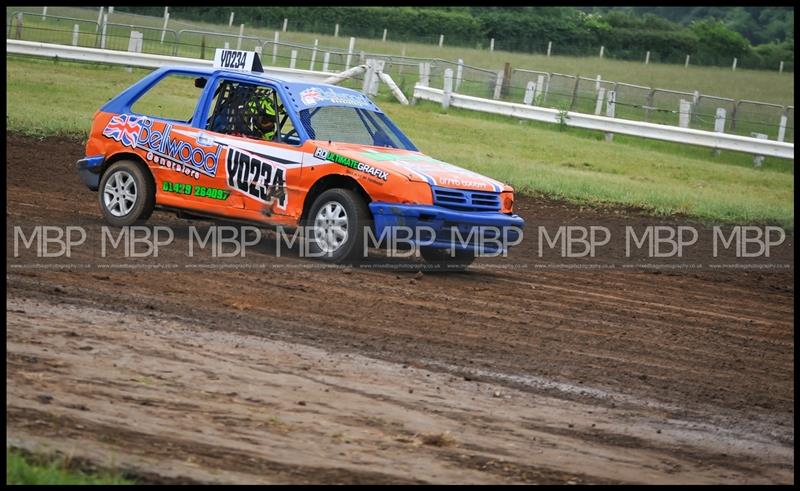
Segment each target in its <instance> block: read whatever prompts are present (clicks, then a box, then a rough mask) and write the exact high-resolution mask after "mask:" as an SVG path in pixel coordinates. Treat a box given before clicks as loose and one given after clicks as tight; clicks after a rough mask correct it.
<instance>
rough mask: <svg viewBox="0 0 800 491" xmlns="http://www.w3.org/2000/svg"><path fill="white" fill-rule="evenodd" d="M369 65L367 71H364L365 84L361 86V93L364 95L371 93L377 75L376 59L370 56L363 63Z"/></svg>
mask: <svg viewBox="0 0 800 491" xmlns="http://www.w3.org/2000/svg"><path fill="white" fill-rule="evenodd" d="M363 64H365V65H366V66H367V69H366V71H365V72H364V84H363V85H362V87H361V93H362V94H364V95H370V94H369V93H370V87H372V79H373V78H374V77H375V60H374V59H372V58H370V59H369V60H367V61H366V63H363Z"/></svg>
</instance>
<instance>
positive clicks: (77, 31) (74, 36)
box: [72, 24, 81, 46]
mask: <svg viewBox="0 0 800 491" xmlns="http://www.w3.org/2000/svg"><path fill="white" fill-rule="evenodd" d="M80 29H81V28H80V26H78V24H75V25H74V26H72V45H73V46H77V45H78V36H80Z"/></svg>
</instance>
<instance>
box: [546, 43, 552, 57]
mask: <svg viewBox="0 0 800 491" xmlns="http://www.w3.org/2000/svg"><path fill="white" fill-rule="evenodd" d="M552 48H553V41H547V56H550V51H551V50H552Z"/></svg>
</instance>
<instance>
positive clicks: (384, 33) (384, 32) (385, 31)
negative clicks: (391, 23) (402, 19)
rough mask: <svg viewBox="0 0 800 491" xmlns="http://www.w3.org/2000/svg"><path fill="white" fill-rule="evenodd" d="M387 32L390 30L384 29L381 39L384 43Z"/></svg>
mask: <svg viewBox="0 0 800 491" xmlns="http://www.w3.org/2000/svg"><path fill="white" fill-rule="evenodd" d="M387 32H388V31H387V30H386V29H384V30H383V39H381V41H383V42H384V43H385V42H386V33H387Z"/></svg>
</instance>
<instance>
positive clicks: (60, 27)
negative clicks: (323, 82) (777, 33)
mask: <svg viewBox="0 0 800 491" xmlns="http://www.w3.org/2000/svg"><path fill="white" fill-rule="evenodd" d="M19 11H22V12H30V13H35V14H41V12H42V8H41V7H29V6H18V5H14V6H9V7H6V25H8V21H9V19H10V15H11V14H12V13H13V12H19ZM97 13H98V7H93V8H82V7H49V8H48V14H49V15H56V16H67V17H75V18H81V19H86V20H89V21H92V22H95V21H97ZM109 22H110V23H115V24H124V25H131V24H132V25H138V26H146V27H149V29H144V30H142V29H140V31H143V34H144V37H145V42H146V43H150V44H149V48H148V52H162V50H163V53H165V54H171V53H172V48H171V46H172V44H171V38H170V37H169V36H172V35H171V34H168V37H166V39H165V42H164V43H161V28H162V26H163V20H162V19H161V18H158V17H147V16H140V15H133V14H127V13H124V12H115V13H113V14H111V16H110V17H109ZM239 22H240V20H239V19H237V20H236V22H235V24H234V25H233V26H232V27H228V25H227V24H210V23H205V22H194V21H186V20H178V19H170V22H169V26H168V28H169V29H173V30H176V31H177V30H180V29H194V30H201V31H213V32H219V33H229V34H235V35H238V33H239ZM242 22H245V30H244V35H245V36H255V37H259V38H261V39H264V40H272V39H274V33H275V31H276V30H278V26H272V27H254V26H252V25H251V24H250V23H248V22H247V20H242ZM73 23H74V22H73V21H68V20H63V21H59V20H56V19H55V18H51V19H48V20H46V21H42V20H41V17H39V16H26V17H25V25H26V26H29V27H32V28H34V29H31V33H28V34H26V33H25V31H24V30H23V39H24V38H25V36H28V35H29V36H34V35H35V34H34V31H36V28H37V27H39V28H46V29H52V31H47V32H44V31H43V32H41V33H39V36H40V38H41V36H44V38H41V39H39V38H37V39H36V40H41V41H45V42H61V43H70V42H71V40H72V26H73ZM291 25H292V19H289V29H290V30H289V32H279V36H280V42H283V43H297V44H304V45H307V46H310V45H313V43H314V40H315V39H316V40H319V45H320V46H321V47H323V48H338V49H347V48H348V45H349V41H350V37H349V36H339V37H334V36H333V29H334V22H331V23H330V29H331V30H330V32H329V33H309V32H293V31H292V30H291V29H292V28H291ZM345 27H346V26H342V28H343V29H344V28H345ZM386 27H387V28H388V29H389V33H388V39H387V41H386V42H382V41H381V40H380V39H368V38H360V37H359V38H357V40H356V44H355V52H356V53H360V52H361V51H366V52H368V53H383V54H392V55H398V56H399V55H400V54H402V53H404V54H405V55H406V56H411V57H420V58H441V59H445V60H450V61H456V60H458V59H459V58H460V59H463V60H464V62H465V63H466V64H468V65H472V66H475V67H479V68H484V69H487V70H501V69H502V68H503V64H504V63H506V62H509V63H510V64H511V66H512V67H513V68H524V69H529V70H541V71H545V72H557V73H564V74H570V75H574V74H581V75H583V76H584V77H590V78H594V77H595V76H597V75H598V74H599V75H602V77H603V79H604V80H613V81H616V82H626V83H632V84H638V85H646V86H654V87H659V88H663V89H671V90H680V91H688V92H692V91H695V90H698V91H700V92H701V93H703V94H707V95H714V96H718V97H730V98H733V99H748V100H755V101H762V102H772V103H775V104H782V105H792V104H794V73H788V72H787V73H782V74H779V73H778V67H777V66H776V67H775V70H772V71H767V70H747V69H746V67H741V66H740V67H739V68H737V70H736V71H732V70H731V69H730V67H708V66H694V65H690V66H689V67H688V68H684V66H683V64H662V63H650V64H648V65H645V64H644V56H645V51H646V49H645V48H644V47H643V48H642V61H641V62H635V61H623V60H614V59H611V58H609V57H613V53H611V52H609V51H606V57H605V58H600V57H599V56H586V57H577V56H558V50H559V47H558V46H554V47H553V53H554V55H553V56H546V55H545V54H531V53H521V52H509V51H503V50H502V46H500V45H498V46H497V49H496V50H495V51H493V52H490V51H489V50H488V49H487V48H488V47H487V46H484V47H483V49H476V48H475V47H463V46H448V40H447V38H445V40H444V46H443V47H441V48H440V47H439V46H438V41H439V38H438V36H432V37H431V38H430V39H425V40H420V42H397V41H393V40H392V36H393V35H396V34H397V33H394V32H392V29H391V27H390V26H386ZM117 31H118V32H117ZM81 32H82V33H85V35H86V36H87V39H90V40H91V42H92V43H93V42H94V32H95V27H94V24H91V25H90V24H86V25H83V26H81ZM11 34H12V36H13V35H14V34H15V33H14V32H12V33H11ZM107 34H108V35H109V36H112V37H110V38H109V39H110V41H109V42H110V43H112V44H113V46H109V47H111V48H113V49H122V50H126V49H127V47H128V37H129V36H130V29H122V28H120V27H111V28H109V32H108V33H107ZM206 38H207V39H206V43H207V46H209V49H208V50H207V51H206V58H210V57H212V56H213V49H210V46H212V45H216V46H220V47H221V46H222V43H224V41H229V42H230V43H231V46H234V45H235V44H236V40H235V39H232V38H220V37H216V38H215V37H213V36H206ZM31 39H33V38H31ZM81 42H83V40H82V41H81ZM199 45H200V35H192V34H190V33H184V34H183V35H182V37H181V46H180V48H179V53H178V54H179V55H181V56H191V57H198V56H199V55H200V48H199ZM252 45H253V41H251V40H245V41H244V42H243V45H242V49H253V46H252ZM546 45H547V40H542V46H543V49H544V47H545V46H546ZM291 49H292V48H291V47H288V46H281V47H280V49H279V52H278V56H279V60H278V64H282V65H284V66H286V65H288V63H289V54H290V51H291ZM598 50H599V47H598ZM264 56H265V58H269V60H267V63H270V62H271V48H270V47H269V46H268V47H267V50H266V51H265V52H264ZM300 56H301V57H303V56H306V57H307V56H308V54H304V53H302V52H301V55H300ZM337 60H338V59H337ZM338 61H341V60H338ZM307 63H308V62H304V63H300V64H298V68H308V67H307ZM321 63H322V55H321V54H320V55H319V56H318V57H317V65H316V66H317V69H319V68H320V67H321ZM407 70H408V71H411V72H416V70H417V68H416V67H408V68H407ZM395 75H396V73H392V76H395ZM465 77H466V78H469V77H470V76H469V74H465ZM534 78H535V77H534ZM526 80H527V79H526ZM521 85H522V86H523V87H524V85H525V83H524V82H522V83H521ZM437 86H441V84H440V83H437ZM520 99H521V97H520ZM675 107H676V108H677V105H676V106H675ZM775 124H777V122H776V123H775Z"/></svg>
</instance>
